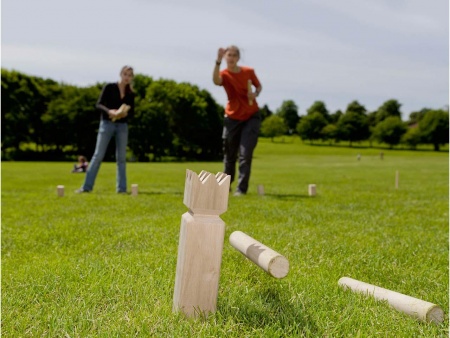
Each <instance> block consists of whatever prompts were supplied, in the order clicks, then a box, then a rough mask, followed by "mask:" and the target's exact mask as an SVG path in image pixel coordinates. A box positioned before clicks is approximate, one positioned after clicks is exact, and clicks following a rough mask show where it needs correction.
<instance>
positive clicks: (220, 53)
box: [217, 48, 227, 62]
mask: <svg viewBox="0 0 450 338" xmlns="http://www.w3.org/2000/svg"><path fill="white" fill-rule="evenodd" d="M226 52H227V50H226V49H225V48H219V50H218V52H217V61H218V62H220V61H222V59H223V57H224V55H225V53H226Z"/></svg>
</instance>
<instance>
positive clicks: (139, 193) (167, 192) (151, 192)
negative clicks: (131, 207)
mask: <svg viewBox="0 0 450 338" xmlns="http://www.w3.org/2000/svg"><path fill="white" fill-rule="evenodd" d="M128 194H129V195H130V194H131V193H128ZM183 194H184V192H181V191H139V192H138V195H148V196H152V195H153V196H154V195H177V196H181V195H183Z"/></svg>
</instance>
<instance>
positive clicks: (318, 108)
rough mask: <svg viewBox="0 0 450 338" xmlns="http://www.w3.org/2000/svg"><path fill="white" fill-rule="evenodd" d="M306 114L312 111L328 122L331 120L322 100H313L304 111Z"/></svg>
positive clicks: (310, 113)
mask: <svg viewBox="0 0 450 338" xmlns="http://www.w3.org/2000/svg"><path fill="white" fill-rule="evenodd" d="M306 113H307V115H312V114H314V113H319V114H321V115H322V116H323V117H324V118H325V119H326V120H327V121H328V122H329V121H331V117H330V113H329V112H328V109H327V107H326V106H325V103H323V102H322V101H316V102H314V103H313V104H312V105H311V107H309V108H308V110H307V111H306Z"/></svg>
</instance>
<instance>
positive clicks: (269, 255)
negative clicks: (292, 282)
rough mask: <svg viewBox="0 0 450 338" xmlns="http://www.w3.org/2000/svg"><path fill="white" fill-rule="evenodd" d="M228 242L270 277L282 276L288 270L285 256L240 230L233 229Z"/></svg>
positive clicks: (284, 275)
mask: <svg viewBox="0 0 450 338" xmlns="http://www.w3.org/2000/svg"><path fill="white" fill-rule="evenodd" d="M230 244H231V246H233V248H235V249H236V250H237V251H239V252H241V253H242V254H243V255H244V256H245V257H247V258H248V259H249V260H251V261H252V262H253V263H255V264H256V265H258V266H259V267H260V268H261V269H263V270H264V271H266V272H267V273H268V274H269V275H271V276H272V277H275V278H283V277H286V275H287V274H288V272H289V261H288V260H287V259H286V257H284V256H282V255H280V254H279V253H278V252H276V251H273V250H272V249H271V248H269V247H267V246H265V245H264V244H262V243H260V242H258V241H257V240H256V239H253V238H251V237H250V236H248V235H246V234H244V233H243V232H242V231H235V232H233V233H232V234H231V235H230Z"/></svg>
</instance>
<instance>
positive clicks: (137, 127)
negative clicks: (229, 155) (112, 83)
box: [1, 68, 449, 161]
mask: <svg viewBox="0 0 450 338" xmlns="http://www.w3.org/2000/svg"><path fill="white" fill-rule="evenodd" d="M1 84H2V102H1V108H2V121H1V123H2V159H3V160H69V159H70V160H72V159H73V158H74V157H75V156H76V155H85V156H87V157H90V156H91V155H92V154H93V152H94V148H95V143H96V137H97V130H98V125H99V117H100V113H99V112H98V111H96V109H95V103H96V102H97V99H98V96H99V95H100V92H101V89H102V87H103V85H104V83H97V84H95V85H92V86H88V87H78V86H74V85H69V84H65V83H58V82H56V81H53V80H51V79H43V78H40V77H35V76H29V75H26V74H24V73H21V72H18V71H14V70H6V69H3V68H2V74H1ZM133 87H134V91H135V93H136V100H135V103H136V105H135V117H134V118H133V119H131V120H130V122H129V130H130V132H129V142H128V147H129V153H130V157H131V158H133V159H135V160H137V161H161V160H167V159H176V160H180V159H188V160H217V159H220V158H221V153H222V140H221V135H222V125H223V114H224V110H223V107H222V106H221V105H219V104H218V103H217V102H216V101H215V100H214V98H213V97H212V96H211V94H210V93H209V92H208V91H206V90H202V89H200V88H198V87H197V86H195V85H192V84H190V83H177V82H175V81H173V80H168V79H158V80H155V79H153V78H152V77H149V76H146V75H142V74H137V75H136V76H135V78H134V85H133ZM400 107H401V105H400V103H398V102H397V101H396V100H388V101H386V102H385V103H384V104H383V105H381V106H380V108H379V109H378V110H377V111H375V112H367V110H366V109H365V107H364V106H363V105H361V104H360V103H358V102H357V101H354V102H351V103H350V104H349V105H348V106H347V109H346V111H345V112H341V111H339V110H338V111H337V112H335V113H330V112H329V111H328V110H327V108H326V106H325V104H324V103H323V102H322V101H317V102H315V103H314V104H313V105H312V106H311V107H310V108H309V109H308V110H307V115H305V116H299V115H298V107H297V105H296V104H295V102H294V101H292V100H287V101H284V102H283V103H282V105H281V107H280V108H279V109H278V110H277V111H276V112H275V113H272V112H271V111H270V110H269V108H268V107H267V105H265V106H263V107H261V109H260V113H261V116H262V119H263V122H262V128H261V135H262V136H266V137H272V138H273V137H275V136H278V135H283V134H298V135H299V136H300V137H301V138H302V139H303V140H308V141H309V142H311V143H313V142H315V141H318V140H322V141H328V142H330V144H332V143H334V142H339V141H349V144H350V145H351V144H352V143H353V142H359V141H363V140H370V141H377V142H381V143H386V144H388V145H390V146H391V147H393V146H395V145H397V144H399V143H405V144H407V145H408V146H410V147H411V148H415V147H416V146H417V145H419V144H421V143H428V144H433V145H434V147H435V149H436V150H439V146H440V145H443V144H447V143H448V134H449V129H448V123H449V118H448V109H447V110H445V109H437V110H436V109H435V110H433V109H426V108H424V109H422V110H421V111H419V112H414V113H411V115H410V117H409V121H406V122H404V121H402V120H401V113H400ZM106 159H107V160H114V144H113V142H111V144H110V148H109V149H108V152H107V155H106Z"/></svg>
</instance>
